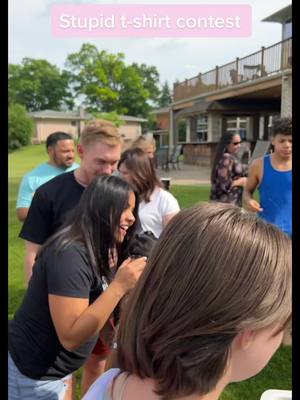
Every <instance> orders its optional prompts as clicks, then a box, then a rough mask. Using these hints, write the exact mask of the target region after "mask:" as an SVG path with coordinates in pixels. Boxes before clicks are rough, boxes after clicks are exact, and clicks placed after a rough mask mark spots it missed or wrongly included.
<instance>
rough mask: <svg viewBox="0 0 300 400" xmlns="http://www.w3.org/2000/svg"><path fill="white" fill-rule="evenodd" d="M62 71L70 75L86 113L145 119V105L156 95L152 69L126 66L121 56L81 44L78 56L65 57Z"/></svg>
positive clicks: (120, 54) (154, 98)
mask: <svg viewBox="0 0 300 400" xmlns="http://www.w3.org/2000/svg"><path fill="white" fill-rule="evenodd" d="M65 67H66V69H67V71H68V72H69V74H70V75H71V83H72V90H74V93H75V94H76V95H84V97H85V101H84V103H85V105H86V108H87V109H88V111H90V112H93V111H98V112H99V111H102V112H110V111H112V110H115V111H116V112H117V113H118V114H131V115H135V116H146V115H147V113H148V111H149V110H150V109H151V105H150V104H149V103H150V102H151V101H154V102H155V101H156V100H157V96H158V93H159V87H158V81H159V75H158V72H157V70H156V68H155V67H147V66H146V65H145V64H141V65H138V64H136V63H134V64H131V65H126V63H125V56H124V54H123V53H117V54H110V53H108V52H107V51H106V50H102V51H98V49H97V47H96V46H94V45H92V44H90V43H84V44H83V45H82V46H81V48H80V50H79V52H77V53H72V54H69V55H68V57H67V60H66V64H65Z"/></svg>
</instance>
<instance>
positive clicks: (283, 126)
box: [272, 117, 293, 159]
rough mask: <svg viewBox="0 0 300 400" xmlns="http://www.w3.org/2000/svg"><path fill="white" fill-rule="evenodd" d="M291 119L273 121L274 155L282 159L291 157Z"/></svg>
mask: <svg viewBox="0 0 300 400" xmlns="http://www.w3.org/2000/svg"><path fill="white" fill-rule="evenodd" d="M292 145H293V136H292V118H289V117H286V118H277V119H274V121H273V127H272V146H273V151H274V153H275V154H277V155H279V157H281V158H283V159H290V158H291V157H292Z"/></svg>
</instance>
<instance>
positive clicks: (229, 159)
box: [219, 153, 235, 166]
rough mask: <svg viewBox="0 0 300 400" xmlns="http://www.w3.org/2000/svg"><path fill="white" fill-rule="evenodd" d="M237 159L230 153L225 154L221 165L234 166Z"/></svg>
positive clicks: (220, 161)
mask: <svg viewBox="0 0 300 400" xmlns="http://www.w3.org/2000/svg"><path fill="white" fill-rule="evenodd" d="M234 160H235V158H234V157H233V156H232V155H231V154H229V153H224V154H222V156H221V158H220V160H219V164H222V165H223V166H226V165H229V164H232V163H233V162H234Z"/></svg>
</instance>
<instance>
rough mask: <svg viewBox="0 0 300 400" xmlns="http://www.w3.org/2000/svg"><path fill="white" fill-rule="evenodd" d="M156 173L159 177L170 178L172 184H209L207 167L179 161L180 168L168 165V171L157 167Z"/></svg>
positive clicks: (208, 169)
mask: <svg viewBox="0 0 300 400" xmlns="http://www.w3.org/2000/svg"><path fill="white" fill-rule="evenodd" d="M156 173H157V175H158V176H159V177H160V178H171V184H174V185H210V168H209V167H201V166H198V165H197V166H196V165H186V164H183V163H180V169H177V168H176V169H173V167H172V166H170V169H169V171H165V170H163V169H161V167H158V168H157V169H156Z"/></svg>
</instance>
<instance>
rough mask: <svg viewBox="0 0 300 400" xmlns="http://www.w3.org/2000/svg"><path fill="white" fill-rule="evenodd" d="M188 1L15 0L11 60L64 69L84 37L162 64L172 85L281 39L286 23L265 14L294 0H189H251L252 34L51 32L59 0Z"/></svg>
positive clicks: (162, 0) (71, 0)
mask: <svg viewBox="0 0 300 400" xmlns="http://www.w3.org/2000/svg"><path fill="white" fill-rule="evenodd" d="M87 3H90V4H137V3H138V4H143V3H144V4H186V3H185V2H184V1H183V0H181V1H177V0H155V1H153V0H148V1H144V2H141V1H135V0H123V1H120V0H119V1H118V0H115V1H108V0H106V1H105V0H104V1H95V0H94V1H93V0H89V1H85V0H56V1H51V0H9V2H8V4H9V32H8V46H9V57H8V59H9V63H14V64H19V63H21V61H22V59H23V58H24V57H30V58H41V59H46V60H48V61H49V62H50V63H52V64H55V65H57V66H58V67H59V68H60V69H62V68H63V67H64V62H65V60H66V57H67V55H68V54H70V53H73V52H77V51H79V49H80V47H81V45H82V44H83V43H87V42H89V43H93V44H94V45H96V47H97V48H98V50H99V51H101V50H107V51H108V52H110V53H118V52H122V53H124V54H125V62H126V63H128V64H130V63H132V62H137V63H139V64H141V63H145V64H147V65H149V66H150V65H154V66H156V68H157V70H158V72H159V74H160V82H161V83H164V82H165V81H168V83H169V85H170V86H172V85H173V83H174V82H175V80H176V79H178V80H179V81H183V80H185V79H189V78H192V77H194V76H196V75H198V74H199V73H200V72H202V73H204V72H206V71H209V70H211V69H213V68H215V66H216V65H223V64H226V63H228V62H231V61H233V60H235V59H236V57H240V58H241V57H244V56H247V55H249V54H251V53H253V52H256V51H258V50H259V49H260V48H261V46H265V47H268V46H270V45H272V44H275V43H277V42H279V41H280V40H281V24H279V23H274V22H262V21H261V20H262V19H264V18H266V17H268V16H269V15H271V14H273V13H274V12H276V11H278V10H280V9H281V8H283V7H285V6H287V5H289V4H290V3H291V1H290V0H271V1H262V0H248V1H247V0H244V1H243V0H228V1H224V0H216V1H210V0H206V1H205V0H204V1H201V0H189V1H188V2H187V3H188V4H248V5H250V6H251V7H252V35H251V36H250V37H247V38H203V37H198V38H150V39H145V38H101V37H97V38H89V37H82V38H57V37H54V36H53V35H52V33H51V16H50V15H51V6H52V5H53V4H70V5H77V4H87Z"/></svg>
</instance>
